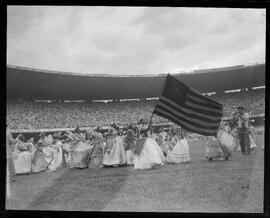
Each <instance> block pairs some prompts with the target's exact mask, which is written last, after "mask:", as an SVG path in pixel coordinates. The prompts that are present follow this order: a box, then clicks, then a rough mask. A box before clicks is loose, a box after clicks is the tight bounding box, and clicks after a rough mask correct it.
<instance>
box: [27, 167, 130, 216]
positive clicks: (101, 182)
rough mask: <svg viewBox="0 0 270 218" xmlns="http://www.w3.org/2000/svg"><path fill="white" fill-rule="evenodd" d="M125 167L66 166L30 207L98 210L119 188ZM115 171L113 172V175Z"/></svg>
mask: <svg viewBox="0 0 270 218" xmlns="http://www.w3.org/2000/svg"><path fill="white" fill-rule="evenodd" d="M128 171H129V168H128V167H121V168H103V169H69V170H68V171H67V172H66V173H65V174H64V175H63V176H62V177H60V178H58V179H57V180H56V181H55V182H54V183H53V184H52V186H50V187H49V188H47V189H46V190H44V191H43V192H41V193H40V194H38V195H37V196H36V197H35V198H34V199H33V201H32V202H31V203H30V205H29V208H28V209H31V210H68V211H70V210H71V211H78V210H80V211H83V210H89V208H91V210H93V211H100V210H102V209H103V208H105V207H106V205H107V204H109V203H110V202H111V201H113V199H114V198H115V197H116V195H117V194H118V192H119V190H121V188H122V187H123V185H124V183H125V181H126V179H127V177H128V174H129V172H128ZM116 174H117V175H116Z"/></svg>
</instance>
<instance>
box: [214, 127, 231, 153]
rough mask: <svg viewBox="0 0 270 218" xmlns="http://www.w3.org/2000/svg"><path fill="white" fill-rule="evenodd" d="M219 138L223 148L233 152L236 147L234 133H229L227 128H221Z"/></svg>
mask: <svg viewBox="0 0 270 218" xmlns="http://www.w3.org/2000/svg"><path fill="white" fill-rule="evenodd" d="M217 140H218V142H219V143H220V146H221V148H222V150H224V149H225V150H228V152H230V153H232V151H233V148H234V139H233V137H232V135H230V134H229V133H227V132H226V131H225V130H223V129H220V130H219V131H218V133H217ZM223 152H224V151H223Z"/></svg>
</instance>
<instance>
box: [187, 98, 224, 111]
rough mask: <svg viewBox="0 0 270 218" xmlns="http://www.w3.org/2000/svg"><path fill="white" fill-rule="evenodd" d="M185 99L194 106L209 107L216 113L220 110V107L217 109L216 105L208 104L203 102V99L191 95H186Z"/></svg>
mask: <svg viewBox="0 0 270 218" xmlns="http://www.w3.org/2000/svg"><path fill="white" fill-rule="evenodd" d="M187 98H188V100H189V101H192V102H194V103H196V104H200V105H203V106H205V107H208V108H209V107H211V108H212V109H215V110H217V111H220V110H222V105H221V106H218V107H217V106H216V105H213V104H212V103H209V102H207V101H205V100H204V99H201V98H198V97H195V96H193V95H190V94H187Z"/></svg>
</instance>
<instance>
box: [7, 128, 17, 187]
mask: <svg viewBox="0 0 270 218" xmlns="http://www.w3.org/2000/svg"><path fill="white" fill-rule="evenodd" d="M8 125H9V124H8V123H7V129H6V155H7V179H8V180H10V181H12V182H15V177H16V171H15V166H14V156H13V150H14V144H16V143H17V140H16V139H14V138H13V137H12V133H11V130H10V129H9V126H8Z"/></svg>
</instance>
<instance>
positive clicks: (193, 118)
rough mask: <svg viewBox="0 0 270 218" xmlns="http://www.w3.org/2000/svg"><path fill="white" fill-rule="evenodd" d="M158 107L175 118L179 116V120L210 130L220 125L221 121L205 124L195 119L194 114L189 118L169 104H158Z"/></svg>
mask: <svg viewBox="0 0 270 218" xmlns="http://www.w3.org/2000/svg"><path fill="white" fill-rule="evenodd" d="M156 107H160V108H163V109H166V110H169V111H171V112H172V113H173V114H174V115H175V116H177V117H178V118H179V119H182V118H183V119H186V120H187V121H191V122H194V123H198V124H200V125H201V126H204V128H208V127H215V128H216V127H217V126H218V125H219V123H220V122H219V121H214V122H213V121H212V122H205V121H203V120H201V119H198V118H196V117H194V116H193V115H192V114H189V115H188V116H186V115H184V114H183V113H181V111H179V110H175V109H174V108H173V107H170V106H169V105H167V104H164V103H163V102H158V103H157V105H156Z"/></svg>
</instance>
